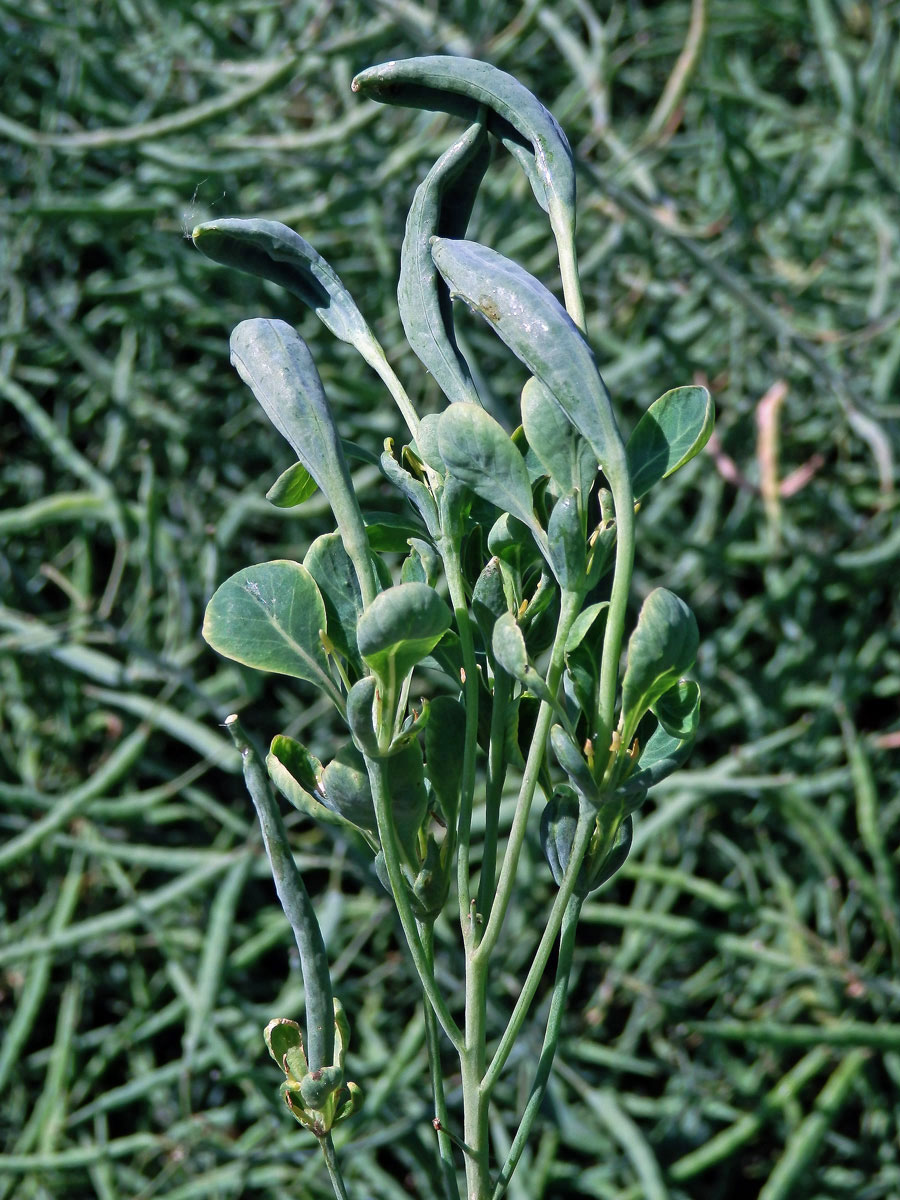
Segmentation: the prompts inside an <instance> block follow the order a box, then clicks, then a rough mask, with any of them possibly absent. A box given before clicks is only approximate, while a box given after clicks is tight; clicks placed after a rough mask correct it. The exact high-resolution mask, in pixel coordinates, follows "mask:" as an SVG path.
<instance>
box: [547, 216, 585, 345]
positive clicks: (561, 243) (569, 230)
mask: <svg viewBox="0 0 900 1200" xmlns="http://www.w3.org/2000/svg"><path fill="white" fill-rule="evenodd" d="M564 223H565V231H564V232H563V230H562V229H561V228H557V226H556V224H555V223H554V221H553V214H551V224H553V225H554V233H555V234H556V246H557V250H558V252H559V273H560V278H561V280H562V286H563V299H564V300H565V303H566V311H567V312H568V314H569V316H570V317H571V318H572V320H573V321H574V322H575V324H576V325H577V326H578V328H579V329H580V330H581V332H582V333H585V332H586V328H587V326H586V321H585V313H584V297H583V296H582V293H581V280H580V279H579V277H578V258H577V256H576V254H575V217H574V214H573V215H572V216H571V218H568V219H566V220H565V222H564ZM562 224H563V222H562V221H560V225H562Z"/></svg>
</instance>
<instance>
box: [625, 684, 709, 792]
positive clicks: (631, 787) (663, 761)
mask: <svg viewBox="0 0 900 1200" xmlns="http://www.w3.org/2000/svg"><path fill="white" fill-rule="evenodd" d="M698 699H699V698H698ZM694 741H695V738H694V737H693V736H691V737H687V738H678V737H673V736H672V734H670V733H667V732H666V730H665V729H664V728H663V726H662V725H661V724H660V725H657V727H656V729H655V730H654V731H653V733H652V734H651V735H650V737H649V739H648V741H647V744H646V746H645V747H644V749H643V750H642V751H641V755H640V757H639V759H638V769H637V770H636V771H635V773H634V774H633V775H632V776H631V777H630V778H629V779H628V780H626V782H625V783H624V784H623V785H622V787H620V788H619V789H618V792H619V794H620V795H622V796H624V797H625V798H626V800H627V802H628V809H629V810H630V811H633V810H634V809H635V808H637V807H638V806H639V805H640V804H642V803H643V801H644V799H645V797H646V795H647V789H648V788H651V787H653V785H654V784H656V783H659V781H660V780H661V779H665V778H666V777H667V776H668V775H671V774H672V772H673V771H677V770H678V768H679V767H681V766H684V764H685V763H686V762H687V760H688V757H689V756H690V753H691V750H693V748H694Z"/></svg>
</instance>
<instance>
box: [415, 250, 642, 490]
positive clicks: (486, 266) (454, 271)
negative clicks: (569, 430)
mask: <svg viewBox="0 0 900 1200" xmlns="http://www.w3.org/2000/svg"><path fill="white" fill-rule="evenodd" d="M431 255H432V258H433V259H434V261H435V264H436V266H437V268H438V270H439V271H440V273H441V274H442V275H443V277H444V279H445V280H446V281H447V284H448V286H449V288H450V294H451V296H454V297H455V296H459V297H461V298H462V299H463V300H465V301H466V303H467V304H468V305H470V307H472V308H473V309H475V311H476V312H479V313H481V315H482V316H483V317H484V318H485V320H486V321H487V322H488V324H489V325H490V326H491V327H492V329H493V330H494V332H495V333H496V334H497V335H498V337H500V338H501V340H502V341H504V342H505V343H506V345H507V346H509V348H510V350H512V352H513V354H515V355H516V357H517V358H519V359H521V361H522V362H523V363H524V364H525V366H526V367H527V368H528V370H529V371H530V372H531V373H532V375H534V376H535V377H536V378H537V379H539V380H540V381H541V383H543V384H544V385H545V387H547V388H549V390H550V391H551V392H552V394H553V396H554V397H555V398H556V401H557V403H558V404H559V405H560V407H561V408H562V410H563V412H564V413H565V414H566V416H567V417H568V418H569V420H570V421H571V422H572V424H573V425H574V426H575V428H576V430H577V431H578V432H579V433H580V434H581V436H582V437H583V438H585V440H586V441H587V442H588V443H589V444H590V446H591V449H592V450H593V452H594V454H595V455H596V457H597V461H598V462H599V463H600V464H601V465H602V466H603V469H604V471H606V473H607V476H609V475H610V472H611V471H612V472H614V471H615V470H616V469H617V468H619V467H620V466H624V453H623V451H622V446H621V437H620V434H619V430H618V426H617V425H616V421H615V417H614V416H613V412H612V406H611V404H610V400H609V393H608V392H607V390H606V385H605V384H604V382H603V380H602V379H601V377H600V372H599V370H598V368H597V363H596V360H595V358H594V354H593V351H592V350H591V348H590V346H588V344H587V342H586V341H585V340H584V338H583V337H582V335H581V332H580V331H579V329H578V326H577V325H576V324H575V322H574V321H573V320H572V318H571V317H570V316H569V314H568V313H567V312H566V310H565V309H564V308H563V306H562V305H561V304H560V303H559V301H558V300H557V299H556V297H555V296H554V295H553V294H552V293H551V292H549V291H548V290H547V288H545V287H544V285H543V284H542V283H539V282H538V280H537V279H535V278H534V276H533V275H529V274H528V272H527V271H525V270H523V269H522V267H520V266H519V265H518V263H514V262H513V261H512V260H511V259H508V258H504V257H503V255H502V254H498V253H497V252H496V250H492V249H490V247H488V246H482V245H479V243H478V242H469V241H451V240H450V239H449V238H435V240H434V241H433V242H432V243H431ZM442 419H443V418H442ZM620 460H621V462H620Z"/></svg>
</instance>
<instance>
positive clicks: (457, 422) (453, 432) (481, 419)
mask: <svg viewBox="0 0 900 1200" xmlns="http://www.w3.org/2000/svg"><path fill="white" fill-rule="evenodd" d="M438 444H439V446H440V452H441V458H442V459H443V461H444V463H445V465H446V467H447V470H448V471H449V472H450V474H451V475H453V476H455V477H456V478H457V479H459V480H461V481H462V482H463V483H464V484H465V485H466V487H469V488H471V489H472V491H473V492H475V493H476V495H478V496H481V498H482V499H483V500H487V501H489V502H490V503H491V504H494V505H496V506H497V508H499V509H500V511H501V512H504V513H511V514H512V515H513V516H514V517H518V518H519V520H520V521H522V522H523V523H524V524H525V525H527V526H528V527H529V529H531V530H532V531H533V532H534V531H537V533H538V534H539V535H540V533H541V530H540V526H539V525H538V523H537V521H536V520H535V517H534V505H533V502H532V499H531V483H530V481H529V478H528V468H527V467H526V466H525V460H524V459H523V458H522V455H521V454H520V453H519V451H518V450H517V449H516V447H515V446H514V444H513V442H512V439H511V438H510V437H509V435H508V434H507V433H506V432H505V430H504V429H503V426H502V425H500V424H499V422H497V421H495V420H494V418H493V417H492V416H490V414H488V413H486V412H485V411H484V409H483V408H476V407H475V406H474V405H472V404H466V405H462V404H455V405H453V406H452V407H450V408H448V409H445V411H444V412H442V413H441V418H440V422H439V423H438Z"/></svg>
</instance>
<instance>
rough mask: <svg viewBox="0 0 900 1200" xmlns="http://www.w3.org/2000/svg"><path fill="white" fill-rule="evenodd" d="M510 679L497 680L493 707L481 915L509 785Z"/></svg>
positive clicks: (489, 895) (500, 674) (490, 886)
mask: <svg viewBox="0 0 900 1200" xmlns="http://www.w3.org/2000/svg"><path fill="white" fill-rule="evenodd" d="M510 683H511V681H510V678H509V676H508V675H507V674H506V672H505V671H499V672H498V673H497V674H496V675H495V676H494V694H493V703H492V706H491V735H490V737H491V741H490V749H489V750H488V762H487V780H486V782H485V794H484V842H483V847H482V853H481V877H480V878H479V880H478V902H477V905H476V908H477V911H478V912H479V913H484V912H485V911H486V909H487V907H488V905H489V904H490V903H491V900H492V899H493V896H494V884H495V882H496V874H497V871H496V868H497V827H498V824H499V820H500V800H501V798H502V795H503V784H504V783H505V781H506V766H507V761H506V748H505V731H506V720H507V713H508V709H509V694H510Z"/></svg>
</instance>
